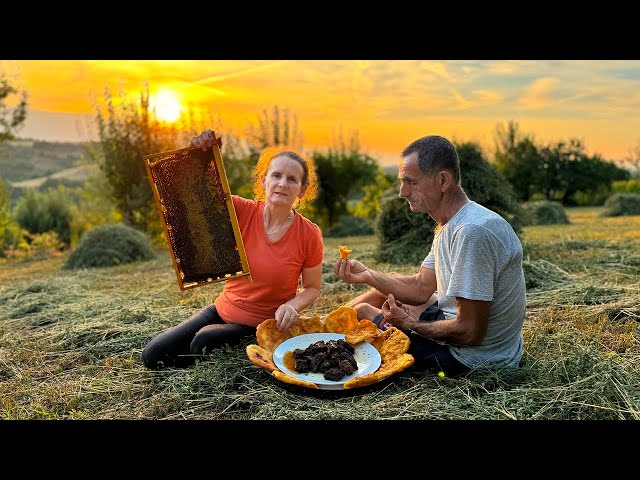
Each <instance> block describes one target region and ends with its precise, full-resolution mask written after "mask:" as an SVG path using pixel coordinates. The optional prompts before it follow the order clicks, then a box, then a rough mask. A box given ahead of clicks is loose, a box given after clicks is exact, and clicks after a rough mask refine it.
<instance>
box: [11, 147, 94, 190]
mask: <svg viewBox="0 0 640 480" xmlns="http://www.w3.org/2000/svg"><path fill="white" fill-rule="evenodd" d="M87 156H88V153H87V150H86V144H84V143H65V142H44V141H38V140H30V139H21V140H16V141H11V142H7V143H5V144H2V145H0V178H1V179H2V180H3V181H5V182H10V183H12V184H13V183H15V182H23V181H25V180H32V179H38V178H44V179H45V180H46V178H47V177H50V176H52V175H54V174H56V173H58V172H61V171H62V170H66V169H70V168H73V167H78V166H80V164H81V163H83V162H82V159H83V158H84V159H86V158H87ZM43 182H44V180H42V182H41V183H43Z"/></svg>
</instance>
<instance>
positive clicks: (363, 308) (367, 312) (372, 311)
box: [353, 303, 380, 320]
mask: <svg viewBox="0 0 640 480" xmlns="http://www.w3.org/2000/svg"><path fill="white" fill-rule="evenodd" d="M353 309H354V310H355V311H356V314H357V316H358V320H363V319H367V320H373V317H375V316H376V315H377V314H378V313H380V309H378V308H376V307H374V306H372V305H369V304H368V303H359V304H357V305H356V306H355V307H353Z"/></svg>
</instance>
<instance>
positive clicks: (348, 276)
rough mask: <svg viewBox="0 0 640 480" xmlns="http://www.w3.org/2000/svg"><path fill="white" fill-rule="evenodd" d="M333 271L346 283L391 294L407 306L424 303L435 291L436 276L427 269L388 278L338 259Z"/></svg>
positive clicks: (422, 268) (383, 274)
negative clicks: (366, 286) (357, 284)
mask: <svg viewBox="0 0 640 480" xmlns="http://www.w3.org/2000/svg"><path fill="white" fill-rule="evenodd" d="M333 271H334V272H335V274H336V275H337V276H339V277H340V278H341V279H342V280H344V281H345V282H346V283H349V284H351V283H363V284H366V285H369V286H370V287H373V288H375V289H376V290H378V291H379V292H381V293H383V294H384V295H389V294H392V295H393V296H394V297H395V298H397V299H398V300H400V301H401V302H402V303H405V304H407V305H420V304H421V303H426V302H427V301H428V300H429V299H430V298H431V295H433V293H434V292H435V291H436V275H435V272H434V271H433V270H431V269H429V268H425V267H421V268H420V271H419V272H418V273H417V274H415V275H410V276H390V275H388V274H386V273H382V272H378V271H376V270H372V269H370V268H368V267H366V266H364V264H362V263H361V262H359V261H357V260H353V259H348V260H347V259H339V260H338V261H337V262H336V263H335V265H334V267H333Z"/></svg>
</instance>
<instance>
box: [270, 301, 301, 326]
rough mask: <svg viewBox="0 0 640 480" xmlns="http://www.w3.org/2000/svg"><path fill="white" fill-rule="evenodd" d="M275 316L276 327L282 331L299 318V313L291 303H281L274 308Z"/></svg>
mask: <svg viewBox="0 0 640 480" xmlns="http://www.w3.org/2000/svg"><path fill="white" fill-rule="evenodd" d="M275 317H276V327H278V330H280V331H281V332H282V331H284V330H286V329H287V328H289V327H290V326H291V325H293V324H294V323H295V322H296V321H297V320H298V318H300V314H299V313H298V312H297V311H296V309H295V308H293V307H292V306H291V305H288V304H286V303H283V304H282V305H280V306H279V307H278V309H277V310H276V315H275Z"/></svg>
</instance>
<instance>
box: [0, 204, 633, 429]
mask: <svg viewBox="0 0 640 480" xmlns="http://www.w3.org/2000/svg"><path fill="white" fill-rule="evenodd" d="M567 213H568V215H569V220H570V222H571V223H570V224H569V225H560V226H556V225H553V226H535V227H533V226H532V227H526V228H525V230H524V232H523V235H522V239H523V243H524V245H525V255H526V260H527V272H528V273H527V275H528V277H529V278H528V280H530V283H531V284H532V285H533V286H532V287H530V288H529V290H528V292H527V299H528V307H527V320H526V322H525V327H524V337H525V356H524V363H523V366H522V367H521V368H520V369H518V370H515V371H499V372H493V373H471V374H469V375H467V376H465V377H462V378H457V379H451V378H439V377H438V376H437V375H433V374H431V373H426V372H419V371H415V370H406V371H404V372H401V373H399V374H396V375H394V376H393V377H391V378H390V379H388V380H386V381H384V382H381V383H379V384H376V385H373V386H371V387H366V388H365V389H361V390H358V389H356V390H355V391H345V392H343V391H340V392H335V391H320V392H315V391H311V390H308V389H304V388H300V387H292V386H289V385H286V384H284V383H281V382H279V381H277V380H276V379H274V378H272V377H271V376H270V375H269V374H268V373H267V372H266V371H265V370H262V369H260V368H258V367H255V366H254V365H253V364H252V363H251V362H250V361H249V360H248V359H247V357H246V354H245V347H246V345H248V344H249V343H255V341H246V342H245V343H244V344H242V345H240V346H237V347H225V348H223V349H219V350H216V351H214V352H213V353H212V354H211V355H210V356H209V357H208V358H207V360H206V361H203V362H199V363H197V364H196V365H195V366H194V367H191V368H187V369H166V370H162V371H150V370H147V369H146V368H144V366H143V365H142V362H141V359H140V353H141V351H142V349H143V348H144V346H145V345H146V343H147V342H148V341H149V340H150V339H151V338H152V337H153V336H155V335H156V334H158V333H160V332H161V331H163V330H164V329H166V328H168V327H171V326H173V325H175V324H177V323H178V322H180V321H181V320H183V319H185V318H187V317H188V316H190V315H191V314H193V313H195V312H197V311H198V309H200V308H202V307H203V306H205V305H207V304H208V303H210V302H211V301H212V299H213V298H214V297H215V296H216V295H217V294H218V293H219V292H220V290H221V288H222V284H219V283H218V284H213V285H209V286H206V287H199V288H195V289H192V290H187V291H184V292H182V291H180V290H179V288H178V284H177V281H176V278H175V272H174V270H173V266H172V264H171V259H170V256H169V254H168V252H167V251H160V252H159V253H158V257H157V258H156V259H154V260H152V261H149V262H143V263H137V264H128V265H122V266H117V267H111V268H104V269H86V270H79V271H68V270H63V269H62V265H63V263H64V261H65V258H64V257H63V258H52V259H47V260H39V261H30V262H24V263H5V264H2V265H0V418H2V419H233V420H235V419H244V420H246V419H252V420H253V419H322V420H325V419H342V420H344V419H353V420H356V419H462V420H466V419H469V420H470V419H541V420H545V419H546V420H548V419H553V420H556V419H592V420H595V419H629V420H631V419H638V418H640V360H639V359H640V355H638V353H639V347H638V338H639V337H638V335H639V331H638V328H639V325H640V323H639V322H640V283H639V278H640V275H639V273H640V216H634V217H625V218H600V217H598V213H599V209H596V208H580V209H568V210H567ZM375 242H376V240H375V237H373V236H371V237H353V238H339V239H338V238H335V239H334V238H326V239H325V246H326V248H325V258H324V268H323V293H322V295H321V298H320V299H319V300H318V301H317V302H316V303H315V304H314V305H312V306H311V307H310V308H309V309H307V310H306V312H305V313H306V314H308V315H312V314H325V313H328V312H330V311H331V310H333V309H335V308H337V307H338V306H339V305H341V304H343V303H344V302H346V301H347V300H349V299H350V298H352V297H353V296H355V295H356V294H358V293H359V292H361V291H362V290H363V287H361V286H353V285H351V286H349V285H344V284H343V283H342V282H340V281H338V279H337V278H336V277H335V275H334V274H333V271H332V265H333V262H334V261H335V259H336V257H337V246H338V245H339V244H344V245H349V246H350V247H351V248H353V253H352V254H351V255H352V256H353V257H355V258H358V259H360V260H362V261H364V262H365V263H366V264H368V265H370V266H372V267H375V268H378V269H380V270H383V271H387V272H391V271H397V272H400V273H407V274H409V273H413V272H414V271H415V269H416V267H412V266H406V265H404V266H400V265H393V264H378V263H376V262H375V261H374V260H373V257H372V254H373V251H374V248H375ZM425 253H426V252H425Z"/></svg>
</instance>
